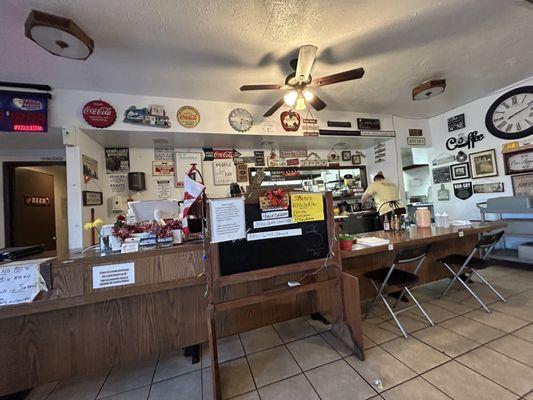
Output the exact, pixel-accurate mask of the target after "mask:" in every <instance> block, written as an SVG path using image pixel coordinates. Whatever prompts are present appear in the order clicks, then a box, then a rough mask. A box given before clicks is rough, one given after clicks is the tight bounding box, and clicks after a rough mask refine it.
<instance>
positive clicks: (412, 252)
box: [363, 244, 434, 339]
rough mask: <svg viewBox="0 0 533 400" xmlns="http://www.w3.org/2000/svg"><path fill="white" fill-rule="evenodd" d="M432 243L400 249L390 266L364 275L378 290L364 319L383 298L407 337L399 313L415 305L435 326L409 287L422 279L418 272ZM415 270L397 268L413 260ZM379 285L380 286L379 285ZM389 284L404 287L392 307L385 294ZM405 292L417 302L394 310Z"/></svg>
mask: <svg viewBox="0 0 533 400" xmlns="http://www.w3.org/2000/svg"><path fill="white" fill-rule="evenodd" d="M430 247H431V245H430V244H429V245H427V246H424V247H411V248H407V249H402V250H400V251H398V254H396V256H395V257H394V260H393V262H392V265H391V266H390V268H387V267H385V268H380V269H377V270H374V271H368V272H365V273H364V276H365V277H366V278H368V279H369V280H370V283H371V284H372V286H374V288H375V289H376V291H377V292H378V293H377V295H376V297H374V299H373V300H372V303H371V304H370V308H369V309H368V311H367V312H366V314H365V316H364V317H363V319H366V318H367V317H368V315H369V314H370V311H371V310H372V308H373V307H374V305H375V304H376V302H377V300H378V299H379V298H381V300H383V303H385V307H387V310H388V311H389V313H390V314H391V315H392V318H393V319H394V322H396V325H398V328H400V331H401V332H402V334H403V336H404V337H405V338H406V339H407V337H408V336H407V333H406V332H405V329H404V328H403V326H402V324H401V323H400V321H399V320H398V317H397V315H398V314H400V313H402V312H404V311H407V310H409V309H411V308H413V307H418V309H419V310H420V312H421V313H422V314H423V315H424V317H425V318H426V319H427V320H428V322H429V324H430V325H431V326H434V324H433V321H432V320H431V318H429V315H428V314H427V313H426V311H424V309H423V308H422V306H421V305H420V303H419V302H418V301H417V300H416V299H415V297H414V296H413V294H412V293H411V291H410V290H409V287H413V286H414V285H415V284H417V283H418V282H419V280H420V277H419V276H418V272H419V271H420V268H421V267H422V264H423V262H424V259H425V258H426V255H427V253H428V252H429V249H430ZM417 261H418V264H417V265H416V268H415V270H414V271H413V272H412V273H411V272H408V271H404V270H401V269H396V266H397V265H402V264H408V263H412V262H417ZM378 285H379V286H378ZM387 286H400V287H401V288H402V292H401V294H400V297H398V299H397V300H396V303H395V304H394V305H393V306H392V307H391V306H390V305H389V303H388V301H387V299H386V298H385V296H384V295H383V293H384V292H385V290H386V289H387ZM404 293H406V294H407V295H409V297H410V298H411V299H412V300H413V302H414V303H415V304H414V305H412V306H409V307H406V308H402V309H401V310H399V311H394V310H393V309H395V308H396V307H397V306H398V304H399V302H400V300H401V299H402V297H403V295H404Z"/></svg>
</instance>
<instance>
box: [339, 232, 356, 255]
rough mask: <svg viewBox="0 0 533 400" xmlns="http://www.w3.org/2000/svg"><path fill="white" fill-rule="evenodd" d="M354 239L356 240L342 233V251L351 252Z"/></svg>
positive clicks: (340, 240) (340, 237) (340, 236)
mask: <svg viewBox="0 0 533 400" xmlns="http://www.w3.org/2000/svg"><path fill="white" fill-rule="evenodd" d="M354 239H355V238H354V236H353V235H350V234H348V233H341V234H340V235H339V242H340V245H341V250H345V251H351V250H352V245H353V241H354Z"/></svg>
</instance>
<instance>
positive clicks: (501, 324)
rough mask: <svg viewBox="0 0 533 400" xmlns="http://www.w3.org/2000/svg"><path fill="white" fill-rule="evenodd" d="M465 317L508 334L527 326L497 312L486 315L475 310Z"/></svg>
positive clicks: (520, 321)
mask: <svg viewBox="0 0 533 400" xmlns="http://www.w3.org/2000/svg"><path fill="white" fill-rule="evenodd" d="M465 317H467V318H470V319H473V320H474V321H478V322H481V323H483V324H485V325H488V326H492V327H493V328H496V329H499V330H501V331H504V332H508V333H509V332H512V331H514V330H517V329H519V328H522V327H523V326H526V325H527V324H528V322H527V321H524V320H523V319H518V318H516V317H513V316H511V315H507V314H503V313H501V312H498V311H492V312H491V313H487V312H485V311H483V310H476V311H472V312H469V313H468V314H465Z"/></svg>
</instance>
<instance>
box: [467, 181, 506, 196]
mask: <svg viewBox="0 0 533 400" xmlns="http://www.w3.org/2000/svg"><path fill="white" fill-rule="evenodd" d="M503 191H504V189H503V182H490V183H480V184H477V185H474V193H501V192H503Z"/></svg>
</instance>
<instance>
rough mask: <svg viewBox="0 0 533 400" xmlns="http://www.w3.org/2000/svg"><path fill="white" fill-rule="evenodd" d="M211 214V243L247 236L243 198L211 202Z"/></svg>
mask: <svg viewBox="0 0 533 400" xmlns="http://www.w3.org/2000/svg"><path fill="white" fill-rule="evenodd" d="M209 214H210V217H211V218H210V221H211V243H219V242H227V241H230V240H238V239H243V238H244V237H245V236H246V218H245V215H244V198H243V197H235V198H232V199H216V200H211V201H210V202H209Z"/></svg>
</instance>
